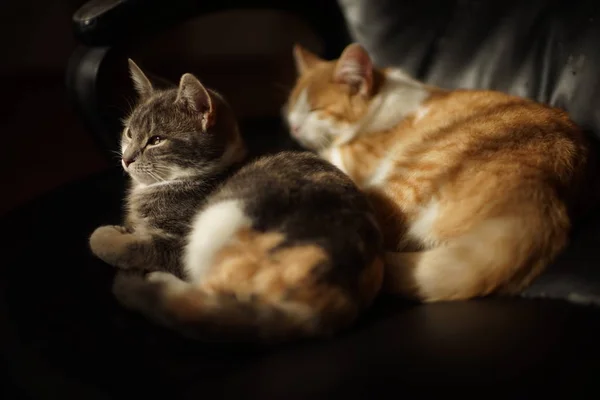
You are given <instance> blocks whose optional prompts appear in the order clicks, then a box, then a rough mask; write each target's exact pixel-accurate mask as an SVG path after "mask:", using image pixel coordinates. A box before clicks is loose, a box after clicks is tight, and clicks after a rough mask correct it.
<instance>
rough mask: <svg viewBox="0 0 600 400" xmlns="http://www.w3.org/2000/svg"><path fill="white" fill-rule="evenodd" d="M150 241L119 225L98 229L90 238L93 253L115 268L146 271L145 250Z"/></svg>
mask: <svg viewBox="0 0 600 400" xmlns="http://www.w3.org/2000/svg"><path fill="white" fill-rule="evenodd" d="M147 242H148V239H146V238H143V237H140V236H139V235H136V234H135V233H133V232H131V231H129V230H128V229H127V228H125V227H123V226H119V225H105V226H101V227H99V228H97V229H96V230H95V231H94V233H92V235H91V236H90V240H89V244H90V248H91V250H92V253H94V255H95V256H96V257H98V258H99V259H101V260H102V261H104V262H105V263H107V264H110V265H112V266H113V267H118V268H124V269H130V268H135V269H145V268H144V265H145V264H146V257H145V252H144V248H145V247H146V246H147Z"/></svg>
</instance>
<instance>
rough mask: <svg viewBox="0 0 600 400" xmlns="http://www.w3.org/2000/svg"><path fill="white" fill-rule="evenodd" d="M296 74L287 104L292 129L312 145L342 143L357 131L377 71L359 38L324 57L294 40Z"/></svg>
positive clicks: (299, 139)
mask: <svg viewBox="0 0 600 400" xmlns="http://www.w3.org/2000/svg"><path fill="white" fill-rule="evenodd" d="M294 59H295V62H296V69H297V71H298V75H299V76H298V80H297V82H296V85H295V87H294V89H293V90H292V92H291V94H290V96H289V99H288V102H287V104H286V107H285V117H286V119H287V122H288V124H289V128H290V133H291V135H292V136H293V137H294V138H295V139H296V140H297V141H298V142H300V143H301V144H302V145H304V146H305V147H307V148H310V149H312V150H317V151H318V150H322V149H325V148H327V147H329V146H331V145H333V144H341V143H344V142H347V141H349V140H351V139H352V138H354V137H355V136H356V135H358V134H359V133H360V128H361V126H362V124H363V122H364V119H365V117H366V115H367V114H368V111H369V106H370V103H371V101H372V99H373V96H374V95H375V92H376V89H377V86H378V85H377V83H378V82H379V81H380V76H381V73H380V72H379V71H378V70H376V69H375V68H374V66H373V63H372V62H371V58H370V57H369V55H368V54H367V52H366V51H365V49H364V48H363V47H362V46H360V45H359V44H356V43H354V44H351V45H349V46H348V47H346V49H345V50H344V51H343V53H342V55H341V56H340V58H339V59H337V60H333V61H326V60H323V59H321V58H319V57H318V56H317V55H315V54H313V53H311V52H309V51H308V50H306V49H304V48H302V47H301V46H300V45H296V46H294Z"/></svg>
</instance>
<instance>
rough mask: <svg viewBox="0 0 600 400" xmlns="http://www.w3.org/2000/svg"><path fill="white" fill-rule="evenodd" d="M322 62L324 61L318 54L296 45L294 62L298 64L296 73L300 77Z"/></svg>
mask: <svg viewBox="0 0 600 400" xmlns="http://www.w3.org/2000/svg"><path fill="white" fill-rule="evenodd" d="M321 61H323V60H322V59H321V58H319V56H317V55H316V54H314V53H311V52H310V51H308V50H306V49H305V48H304V47H302V46H300V45H299V44H295V45H294V62H295V63H296V71H297V72H298V73H299V74H300V75H302V74H303V73H304V72H306V71H307V70H308V69H310V68H312V67H314V66H315V65H316V64H318V63H319V62H321Z"/></svg>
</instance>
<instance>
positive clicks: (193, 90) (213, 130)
mask: <svg viewBox="0 0 600 400" xmlns="http://www.w3.org/2000/svg"><path fill="white" fill-rule="evenodd" d="M129 64H130V73H131V75H132V78H133V81H134V83H135V87H136V90H137V92H138V95H139V101H138V104H137V106H136V107H135V109H134V110H133V112H132V114H131V115H130V117H129V118H128V119H127V120H126V121H125V129H124V131H123V136H122V144H121V146H122V154H123V159H122V164H123V168H124V169H125V171H127V173H128V174H129V175H130V177H131V188H130V191H129V194H128V198H127V217H126V219H125V222H124V224H123V226H101V227H99V228H97V229H96V230H95V231H94V233H93V234H92V235H91V237H90V247H91V249H92V251H93V253H94V254H95V255H96V256H97V257H99V258H100V259H102V260H103V261H105V262H106V263H108V264H111V265H113V266H115V267H117V268H118V269H119V272H117V275H116V278H115V282H114V286H113V292H114V294H115V296H116V298H117V299H118V301H119V302H120V303H121V304H123V305H124V306H125V307H127V308H129V309H132V310H136V311H138V312H140V313H142V314H144V315H145V316H146V317H147V318H149V319H152V320H154V321H156V322H157V323H160V324H163V325H165V326H168V327H170V328H172V329H175V330H178V331H180V332H181V333H183V334H185V335H186V336H190V337H194V338H204V339H207V338H214V339H216V338H217V337H219V338H223V339H252V340H269V341H273V340H289V339H293V338H301V337H317V336H323V335H329V334H332V333H335V332H337V331H339V330H340V329H343V328H345V327H347V326H348V325H350V324H351V323H352V322H353V321H354V320H355V319H356V318H357V316H358V315H359V314H360V312H361V311H362V310H364V309H365V308H366V307H367V306H368V305H369V304H370V303H371V302H372V300H373V299H374V297H375V296H376V294H377V293H378V291H379V289H380V286H381V282H382V278H383V277H382V274H383V269H382V268H383V267H382V261H381V254H382V253H381V251H382V250H381V249H382V238H381V234H380V232H379V228H378V226H377V225H376V223H375V220H374V218H373V214H372V210H371V208H370V205H369V203H368V201H367V200H366V199H365V197H364V196H363V195H362V193H361V192H360V191H359V190H358V189H357V187H356V186H355V185H354V184H353V183H352V181H351V180H350V179H349V178H348V177H346V175H345V174H343V173H342V172H341V171H340V170H338V169H337V168H336V167H334V166H332V165H331V164H329V163H328V162H326V161H323V160H321V159H320V158H319V157H317V156H315V155H312V154H309V153H304V152H283V153H280V154H277V155H275V156H265V157H262V158H259V159H257V160H256V161H254V162H251V163H247V164H245V165H244V164H243V162H244V161H245V157H246V156H245V154H246V151H245V147H244V143H243V141H242V138H241V136H240V134H239V132H238V127H237V123H236V119H235V117H234V115H233V112H232V110H231V109H230V108H229V106H228V105H227V103H226V101H225V100H224V99H223V98H222V97H221V96H220V95H219V94H217V93H215V92H214V91H212V90H210V89H206V88H205V87H204V86H203V85H202V84H201V83H200V82H199V81H198V80H197V79H196V78H195V77H194V76H193V75H191V74H184V75H183V76H182V77H181V80H180V83H179V87H176V88H172V89H167V90H157V89H155V88H153V86H152V84H151V82H150V81H149V80H148V78H147V77H146V76H145V75H144V73H143V72H142V71H141V70H140V69H139V68H138V67H137V66H136V65H135V63H134V62H133V61H131V60H130V62H129ZM126 270H129V271H126ZM135 271H138V272H137V273H136V272H135ZM142 272H143V273H142Z"/></svg>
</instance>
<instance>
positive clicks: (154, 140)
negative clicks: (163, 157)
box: [148, 136, 162, 146]
mask: <svg viewBox="0 0 600 400" xmlns="http://www.w3.org/2000/svg"><path fill="white" fill-rule="evenodd" d="M160 142H162V138H161V137H160V136H152V137H151V138H150V139H148V144H149V145H151V146H156V145H157V144H159V143H160Z"/></svg>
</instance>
